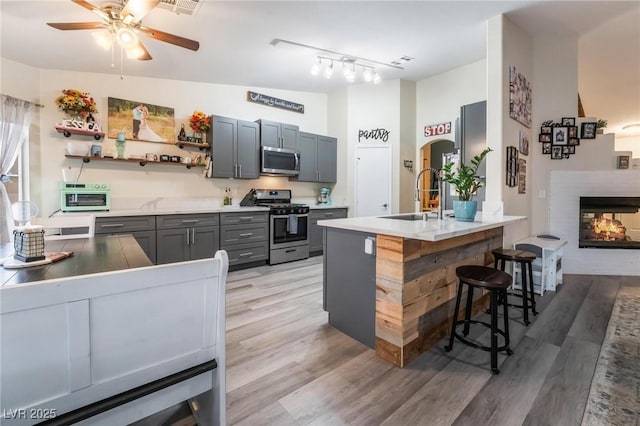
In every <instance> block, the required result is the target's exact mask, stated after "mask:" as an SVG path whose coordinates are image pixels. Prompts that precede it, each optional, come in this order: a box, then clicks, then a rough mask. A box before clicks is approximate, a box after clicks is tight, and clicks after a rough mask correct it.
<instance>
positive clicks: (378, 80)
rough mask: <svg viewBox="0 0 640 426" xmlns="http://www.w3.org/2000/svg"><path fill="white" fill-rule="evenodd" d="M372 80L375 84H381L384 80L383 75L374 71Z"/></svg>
mask: <svg viewBox="0 0 640 426" xmlns="http://www.w3.org/2000/svg"><path fill="white" fill-rule="evenodd" d="M372 81H373V84H380V83H381V82H382V77H380V74H378V73H377V72H375V71H374V72H373V79H372Z"/></svg>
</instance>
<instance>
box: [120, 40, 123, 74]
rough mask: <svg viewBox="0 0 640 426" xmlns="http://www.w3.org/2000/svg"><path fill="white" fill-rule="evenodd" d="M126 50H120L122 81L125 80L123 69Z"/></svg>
mask: <svg viewBox="0 0 640 426" xmlns="http://www.w3.org/2000/svg"><path fill="white" fill-rule="evenodd" d="M123 57H124V49H123V48H122V47H121V48H120V80H124V74H123V73H122V67H123V66H124V60H123Z"/></svg>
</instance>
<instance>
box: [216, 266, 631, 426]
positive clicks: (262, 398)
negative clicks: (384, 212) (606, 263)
mask: <svg viewBox="0 0 640 426" xmlns="http://www.w3.org/2000/svg"><path fill="white" fill-rule="evenodd" d="M621 285H640V279H639V278H638V277H605V276H590V275H565V284H564V285H562V286H561V287H560V288H559V290H558V291H557V292H556V293H552V292H547V293H546V294H545V296H544V297H542V298H538V300H539V303H538V311H540V314H539V315H538V317H537V318H535V317H534V319H533V321H534V322H533V324H531V325H530V326H529V327H525V326H524V324H523V322H522V313H521V311H520V310H516V309H511V311H510V316H511V318H512V319H511V322H510V332H511V341H512V343H511V348H512V349H513V350H514V352H515V354H514V355H512V356H510V357H507V356H506V355H505V356H502V355H501V356H500V363H501V365H500V369H501V373H500V374H499V375H492V374H491V372H490V366H489V354H488V353H487V352H484V351H480V350H477V349H473V348H470V347H468V346H465V345H463V344H461V343H460V342H456V343H455V345H454V348H453V350H452V351H451V352H450V353H446V352H444V350H443V349H442V347H443V346H444V342H440V343H439V344H438V345H437V347H435V348H433V349H432V350H430V351H428V352H427V353H425V354H423V355H422V356H421V357H419V358H418V359H416V360H415V361H414V362H412V363H411V364H410V365H409V366H408V367H407V368H404V369H400V368H396V367H392V366H390V365H389V364H387V363H385V362H384V361H382V360H380V359H378V358H377V357H376V355H375V352H374V351H373V350H371V349H369V348H367V347H366V346H364V345H362V344H360V343H358V342H357V341H355V340H353V339H352V338H350V337H348V336H346V335H344V334H342V333H341V332H339V331H337V330H336V329H334V328H332V327H331V326H330V325H328V322H327V314H326V312H324V311H323V310H322V257H315V258H311V259H308V260H304V261H300V262H293V263H288V264H282V265H276V266H264V267H259V268H253V269H249V270H244V271H238V272H232V273H230V274H229V277H228V292H227V366H228V367H227V368H228V370H227V391H228V395H227V403H228V412H227V413H228V414H227V419H228V423H229V424H230V425H252V426H256V425H278V426H284V425H367V426H370V425H393V426H396V425H429V426H431V425H451V424H455V425H509V426H511V425H521V424H525V425H563V426H565V425H579V424H580V422H581V420H582V415H583V412H584V407H585V404H586V401H587V397H588V394H589V386H590V383H591V379H592V377H593V372H594V368H595V365H596V361H597V359H598V354H599V351H600V345H601V343H602V340H603V337H604V333H605V331H606V327H607V323H608V320H609V316H610V313H611V308H612V306H613V302H614V300H615V296H616V293H617V292H618V289H619V287H620V286H621ZM472 333H475V335H474V336H475V337H476V338H478V339H479V340H480V341H487V339H488V337H489V333H488V331H487V330H486V329H485V328H482V327H480V329H478V330H477V331H472Z"/></svg>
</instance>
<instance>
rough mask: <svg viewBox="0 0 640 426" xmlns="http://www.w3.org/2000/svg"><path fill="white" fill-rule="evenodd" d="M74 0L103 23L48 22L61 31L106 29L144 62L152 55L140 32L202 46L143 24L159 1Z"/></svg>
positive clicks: (192, 46) (175, 42)
mask: <svg viewBox="0 0 640 426" xmlns="http://www.w3.org/2000/svg"><path fill="white" fill-rule="evenodd" d="M71 1H72V2H74V3H75V4H77V5H79V6H82V7H84V8H85V9H89V10H90V11H92V12H93V13H95V14H96V15H98V16H100V17H101V18H102V21H103V22H54V23H51V22H47V25H49V26H50V27H53V28H56V29H59V30H100V29H105V30H107V31H109V33H110V34H111V38H110V42H112V41H113V40H116V41H117V42H118V43H119V44H120V46H122V47H123V48H125V49H127V52H128V54H129V56H130V57H134V58H136V59H139V60H141V61H148V60H150V59H152V58H151V55H150V54H149V51H148V50H147V49H146V47H144V45H143V44H142V42H141V41H140V40H139V39H138V36H137V34H142V35H144V36H147V37H150V38H154V39H156V40H160V41H164V42H166V43H171V44H173V45H176V46H180V47H184V48H185V49H190V50H193V51H196V50H198V49H199V48H200V43H199V42H197V41H195V40H190V39H188V38H184V37H180V36H177V35H174V34H169V33H166V32H164V31H160V30H156V29H153V28H149V27H144V26H142V25H141V20H142V18H144V17H145V16H146V15H147V14H148V13H149V12H150V11H151V10H152V9H153V8H155V7H156V6H157V5H158V3H160V0H122V1H121V2H120V3H105V4H104V5H103V6H102V7H97V6H94V5H92V4H91V3H88V2H86V1H85V0H71Z"/></svg>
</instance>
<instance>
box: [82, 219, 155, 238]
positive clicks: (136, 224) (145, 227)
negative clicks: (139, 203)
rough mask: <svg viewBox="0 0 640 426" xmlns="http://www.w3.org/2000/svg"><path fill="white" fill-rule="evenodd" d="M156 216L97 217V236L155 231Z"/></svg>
mask: <svg viewBox="0 0 640 426" xmlns="http://www.w3.org/2000/svg"><path fill="white" fill-rule="evenodd" d="M155 229H156V217H155V216H118V217H97V218H96V229H95V233H96V234H123V233H128V232H135V231H155Z"/></svg>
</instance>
